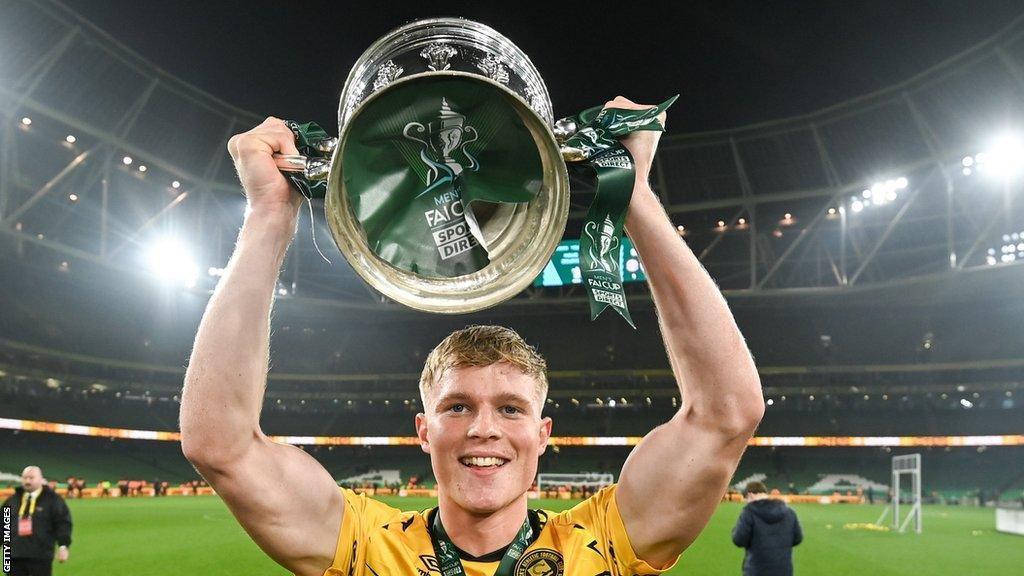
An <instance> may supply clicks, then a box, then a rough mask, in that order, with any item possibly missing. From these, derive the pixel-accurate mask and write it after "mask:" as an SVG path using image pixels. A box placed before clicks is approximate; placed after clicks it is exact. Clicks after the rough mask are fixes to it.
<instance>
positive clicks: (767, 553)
mask: <svg viewBox="0 0 1024 576" xmlns="http://www.w3.org/2000/svg"><path fill="white" fill-rule="evenodd" d="M744 493H745V496H746V499H747V505H746V506H744V507H743V512H741V513H740V517H739V519H738V520H737V521H736V526H735V527H734V528H733V529H732V542H733V544H735V545H737V546H739V547H740V548H746V554H745V555H744V556H743V576H768V575H770V576H790V575H792V574H793V547H794V546H797V545H799V544H800V542H803V539H804V533H803V530H802V529H801V528H800V520H799V519H798V518H797V517H796V512H795V511H793V509H792V508H790V507H789V506H786V503H785V502H783V501H782V500H778V499H775V498H771V497H769V496H768V489H767V488H766V487H765V485H764V484H763V483H761V482H751V483H749V484H747V486H746V489H745V490H744Z"/></svg>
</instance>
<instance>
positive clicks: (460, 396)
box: [437, 392, 530, 404]
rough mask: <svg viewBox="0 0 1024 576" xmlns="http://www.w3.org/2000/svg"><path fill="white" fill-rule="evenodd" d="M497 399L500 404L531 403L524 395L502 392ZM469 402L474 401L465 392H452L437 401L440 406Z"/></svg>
mask: <svg viewBox="0 0 1024 576" xmlns="http://www.w3.org/2000/svg"><path fill="white" fill-rule="evenodd" d="M495 399H496V400H497V401H498V402H516V403H520V404H529V403H530V399H529V398H527V397H526V396H523V395H522V394H517V393H515V392H502V393H500V394H497V395H496V396H495ZM469 400H472V398H471V397H470V395H469V394H466V393H465V392H450V393H448V394H445V395H444V396H441V397H440V398H438V399H437V403H438V404H447V403H449V402H455V401H460V402H467V401H469Z"/></svg>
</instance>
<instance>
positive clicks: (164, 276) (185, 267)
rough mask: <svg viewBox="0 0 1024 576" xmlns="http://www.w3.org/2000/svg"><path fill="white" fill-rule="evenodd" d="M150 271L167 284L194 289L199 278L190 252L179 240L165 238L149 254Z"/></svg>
mask: <svg viewBox="0 0 1024 576" xmlns="http://www.w3.org/2000/svg"><path fill="white" fill-rule="evenodd" d="M147 260H148V264H149V268H150V270H151V271H152V272H153V273H154V274H155V275H156V277H157V278H160V279H161V280H162V281H164V282H165V283H167V284H171V285H177V286H183V287H185V288H192V287H194V286H195V285H196V279H197V278H198V277H199V266H197V265H196V263H195V260H193V258H192V255H191V254H190V253H189V250H188V249H187V248H186V247H185V246H184V245H182V244H181V243H180V242H178V241H177V240H174V239H172V238H164V239H161V240H159V241H157V242H156V243H155V244H154V245H153V247H152V248H150V250H149V253H148V254H147Z"/></svg>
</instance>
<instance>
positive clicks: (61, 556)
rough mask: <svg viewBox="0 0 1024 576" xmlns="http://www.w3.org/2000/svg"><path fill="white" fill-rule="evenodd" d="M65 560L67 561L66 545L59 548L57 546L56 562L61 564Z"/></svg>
mask: <svg viewBox="0 0 1024 576" xmlns="http://www.w3.org/2000/svg"><path fill="white" fill-rule="evenodd" d="M67 561H68V547H67V546H61V547H60V548H57V562H60V563H61V564H63V563H65V562H67Z"/></svg>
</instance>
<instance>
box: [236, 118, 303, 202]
mask: <svg viewBox="0 0 1024 576" xmlns="http://www.w3.org/2000/svg"><path fill="white" fill-rule="evenodd" d="M228 152H230V153H231V159H232V160H233V161H234V162H235V170H236V171H237V172H238V178H239V180H241V182H242V188H244V189H245V195H246V197H247V198H248V200H249V207H250V209H251V210H253V211H270V212H282V213H284V214H288V215H291V216H292V217H294V216H295V215H296V214H297V213H298V208H299V206H300V205H301V203H302V197H301V196H300V195H299V194H298V192H296V191H295V189H293V188H292V186H291V184H290V183H289V182H288V180H287V179H286V178H285V177H284V175H283V174H281V171H280V170H278V168H277V164H276V163H275V162H274V154H275V153H281V154H298V153H299V151H298V150H297V149H296V148H295V135H294V134H292V131H291V130H289V129H288V126H286V125H285V123H284V121H282V120H279V119H277V118H274V117H273V116H271V117H269V118H267V119H266V120H264V121H263V123H262V124H260V125H259V126H257V127H255V128H253V129H252V130H249V131H248V132H243V133H241V134H236V135H234V136H232V137H231V139H230V140H228Z"/></svg>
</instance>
